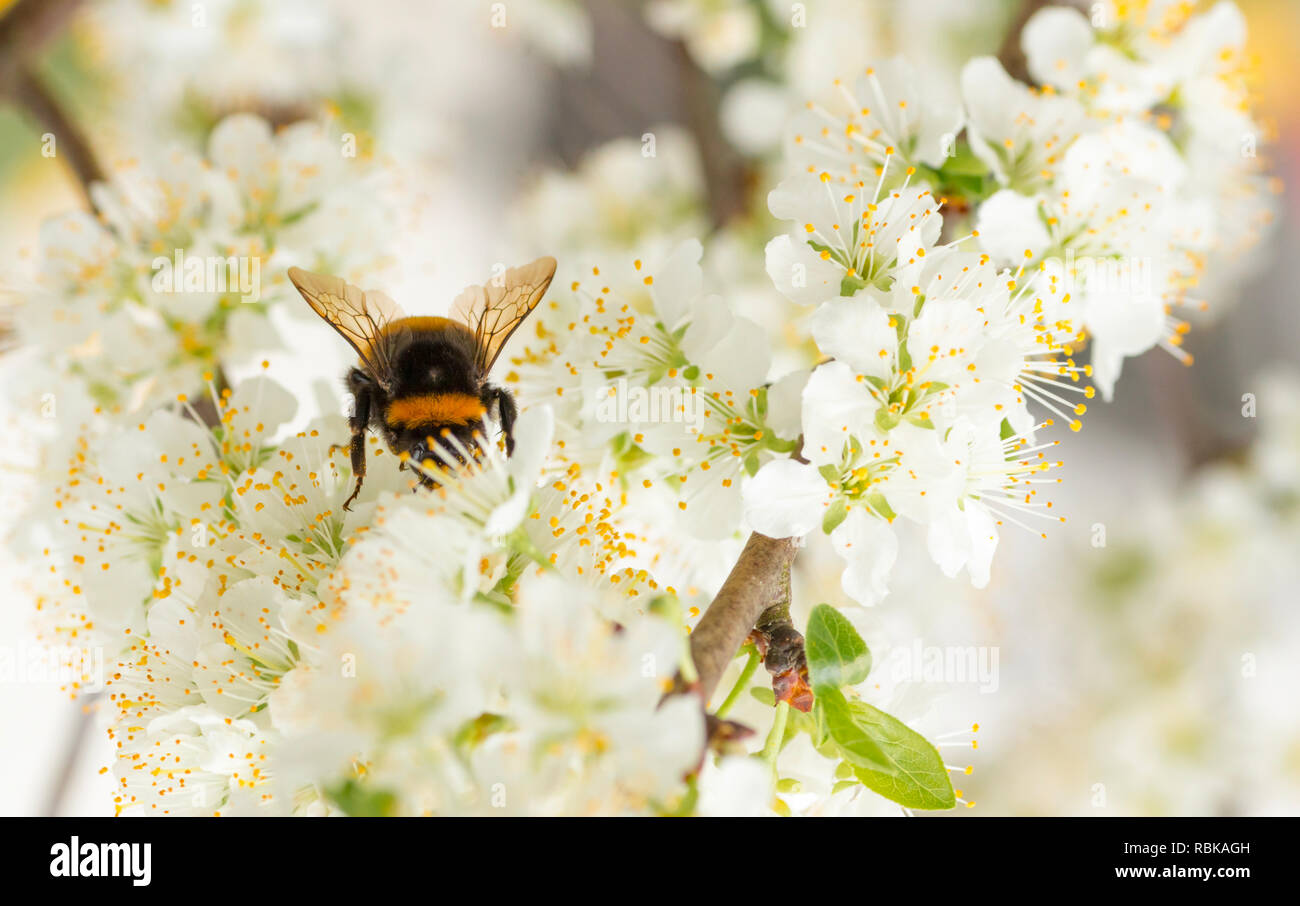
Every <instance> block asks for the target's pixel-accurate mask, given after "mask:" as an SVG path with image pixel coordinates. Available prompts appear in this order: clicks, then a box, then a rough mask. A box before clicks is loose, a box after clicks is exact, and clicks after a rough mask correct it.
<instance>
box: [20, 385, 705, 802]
mask: <svg viewBox="0 0 1300 906" xmlns="http://www.w3.org/2000/svg"><path fill="white" fill-rule="evenodd" d="M186 408H187V404H182V406H181V408H180V410H177V411H173V410H172V409H159V410H157V411H155V412H154V413H153V414H152V415H151V416H150V417H149V418H148V419H147V421H145V422H144V423H142V424H140V425H138V426H133V427H129V428H122V429H119V431H118V433H117V434H116V435H114V436H112V437H111V439H109V440H106V441H105V442H104V443H103V444H102V445H99V446H96V447H90V448H87V449H84V450H82V451H80V452H79V453H78V455H76V456H75V457H73V459H72V462H71V464H70V469H69V473H68V474H69V477H68V479H67V480H66V481H65V483H64V485H63V486H62V487H61V488H60V489H59V491H58V495H57V500H56V503H55V513H56V517H55V520H54V522H55V524H54V526H53V530H54V536H55V543H54V545H53V547H52V549H51V551H50V558H51V562H52V564H54V565H55V566H56V567H57V570H58V573H59V574H60V575H61V576H63V578H64V585H65V587H64V589H62V590H61V592H60V593H59V594H56V595H52V596H50V598H49V599H47V600H46V601H44V602H43V606H44V607H45V609H46V610H47V613H48V617H49V619H50V620H51V622H52V623H54V624H61V625H59V626H58V628H59V630H60V631H61V633H60V634H62V635H64V637H65V638H67V639H70V640H73V641H74V642H76V643H78V644H100V645H104V646H107V647H108V648H109V651H110V652H111V653H114V654H115V656H116V658H117V663H116V664H115V665H114V666H113V667H112V669H111V672H110V676H109V681H108V699H109V703H110V713H111V721H112V723H111V729H110V735H111V737H112V739H113V743H114V746H115V747H116V754H117V757H116V761H115V763H114V765H113V774H114V777H115V779H116V782H117V789H116V793H115V802H116V805H117V808H118V810H119V811H120V812H126V813H145V814H171V815H175V814H248V813H253V812H261V811H265V810H273V811H276V812H319V811H331V810H339V811H342V812H346V813H348V814H425V813H432V812H437V813H439V814H449V813H480V812H481V813H501V812H502V810H505V811H507V812H514V813H530V814H557V813H596V812H599V813H629V812H646V811H656V810H657V811H666V810H671V809H672V808H673V807H674V803H675V802H676V801H677V799H678V798H679V797H680V796H681V795H682V794H683V792H684V789H685V787H684V783H683V778H684V777H685V776H686V775H687V774H688V773H689V772H690V771H691V770H692V769H693V767H694V765H695V764H696V763H697V762H698V760H699V758H700V755H701V750H702V746H703V722H702V718H701V714H700V712H699V708H698V705H697V704H696V703H695V702H694V701H693V700H692V699H690V698H677V699H674V700H672V701H670V702H668V703H667V704H665V705H664V706H663V707H658V706H659V701H660V699H661V697H662V696H663V693H664V692H665V691H666V690H667V688H668V686H669V682H670V680H671V678H672V676H673V675H674V673H675V672H676V670H677V667H678V664H679V663H680V658H681V656H682V654H683V651H684V648H683V637H682V628H681V626H680V624H679V623H676V622H674V621H672V620H669V619H665V618H663V617H660V616H652V615H628V616H626V618H625V619H624V620H623V621H622V622H621V623H619V624H617V625H615V624H613V623H611V622H609V621H607V620H605V619H603V618H602V616H601V614H602V612H604V611H605V610H607V609H608V608H607V605H605V604H603V603H602V602H601V601H600V600H599V598H600V597H601V596H602V595H606V594H609V593H610V592H609V591H608V590H607V589H606V588H605V587H596V588H593V587H592V586H591V585H589V584H586V583H581V582H580V581H579V582H578V583H577V584H575V581H574V578H573V577H566V576H565V575H564V574H563V573H562V571H561V570H559V569H557V568H555V567H553V566H551V565H550V563H548V562H547V560H546V559H545V558H544V557H543V555H542V554H541V552H540V551H539V550H538V549H537V548H536V547H535V546H534V545H533V544H532V542H531V541H530V540H529V539H528V535H527V533H526V532H525V531H524V530H523V523H524V522H525V521H526V519H527V517H528V516H529V515H530V514H532V515H533V517H534V518H537V511H536V509H535V508H534V506H533V498H534V495H535V493H536V490H537V487H538V484H539V480H540V477H541V470H542V463H543V459H544V457H545V454H546V451H547V450H548V449H549V448H550V439H551V414H550V410H549V409H547V408H538V409H534V410H531V411H529V412H527V413H525V414H524V415H523V416H522V417H521V418H520V420H519V423H518V425H517V430H518V439H519V449H520V453H519V454H517V455H516V456H515V457H513V458H511V459H510V460H509V461H507V460H505V458H504V456H503V455H502V454H501V453H499V452H498V451H497V450H496V449H495V448H489V451H488V453H487V455H486V456H485V457H484V458H483V459H482V460H481V461H480V462H479V463H478V464H477V465H476V466H474V467H473V468H472V469H471V470H470V471H469V472H467V473H465V474H461V475H457V476H454V477H449V476H445V475H438V476H437V480H438V481H439V482H440V487H439V488H438V489H437V490H436V491H434V492H433V493H422V494H411V493H410V490H409V488H410V485H411V484H412V482H411V481H410V480H409V479H405V478H402V477H401V474H402V473H400V472H399V471H398V470H397V469H396V468H394V465H395V463H394V462H393V461H392V460H393V459H394V458H393V457H391V456H388V455H385V453H384V451H383V450H382V449H381V448H380V447H379V445H378V444H372V445H371V449H370V454H369V455H370V456H371V457H372V460H373V462H372V465H371V467H370V470H369V474H370V478H369V480H368V481H367V482H366V485H365V488H364V490H363V492H362V495H361V497H360V498H359V500H358V501H357V503H356V504H355V505H354V508H353V510H352V511H351V512H345V511H344V510H343V509H342V502H343V500H344V499H345V498H346V497H347V495H348V492H349V489H350V480H351V476H350V474H349V473H348V471H347V469H346V466H343V467H342V468H340V464H341V463H344V462H345V457H344V455H343V454H341V453H340V452H338V451H337V450H331V440H334V439H337V438H339V437H341V436H344V435H345V433H346V425H345V424H344V422H343V420H342V419H340V418H337V417H333V418H326V419H321V420H318V421H315V422H312V423H311V424H310V425H309V426H308V427H307V428H306V429H305V430H304V431H302V432H299V433H297V434H296V435H293V436H290V437H288V438H286V439H284V440H283V441H279V442H275V441H273V440H272V438H273V436H274V435H275V434H276V431H277V429H278V428H279V426H280V425H281V424H283V423H284V422H286V421H287V420H288V419H289V418H291V417H292V415H293V412H294V408H295V404H294V401H293V399H292V397H291V396H289V395H288V394H287V393H286V392H285V391H284V390H283V389H281V388H280V387H279V386H278V385H276V384H275V383H273V382H272V381H270V380H268V379H265V378H255V379H252V380H249V381H245V382H243V383H241V384H240V385H239V386H238V387H237V388H236V389H235V390H234V392H233V393H229V394H227V396H226V398H225V399H224V400H223V402H222V403H221V406H220V411H221V419H220V424H219V426H218V427H217V428H215V429H213V430H211V431H209V430H208V429H206V428H204V427H202V426H201V425H200V424H198V423H197V419H196V418H194V417H191V418H188V419H187V418H185V417H184V416H183V414H184V411H185V410H186ZM191 415H192V416H193V413H191ZM362 778H364V783H362V782H361V781H362Z"/></svg>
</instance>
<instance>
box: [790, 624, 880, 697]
mask: <svg viewBox="0 0 1300 906" xmlns="http://www.w3.org/2000/svg"><path fill="white" fill-rule="evenodd" d="M804 651H805V652H806V653H807V655H808V672H809V674H810V675H811V677H812V684H813V691H814V692H815V693H816V694H817V695H821V691H822V688H823V687H825V688H829V689H835V690H838V689H839V688H840V687H841V686H856V685H857V684H858V683H860V682H862V681H863V680H865V679H866V678H867V674H868V673H870V672H871V652H870V651H868V650H867V643H866V642H864V641H862V636H860V635H858V631H857V630H856V629H854V628H853V624H852V623H850V622H849V621H848V618H847V617H845V616H844V614H842V613H840V612H839V611H838V610H836V609H835V608H834V607H831V606H830V605H829V604H818V605H817V606H816V607H814V608H813V611H812V615H811V616H809V617H808V633H807V635H806V637H805V638H804Z"/></svg>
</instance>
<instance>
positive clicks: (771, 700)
mask: <svg viewBox="0 0 1300 906" xmlns="http://www.w3.org/2000/svg"><path fill="white" fill-rule="evenodd" d="M749 694H750V695H752V696H754V698H755V699H756V700H758V701H760V702H762V703H763V704H765V705H767V706H768V707H769V708H775V707H776V693H775V692H773V691H772V690H771V689H769V688H768V687H767V686H751V687H750V689H749Z"/></svg>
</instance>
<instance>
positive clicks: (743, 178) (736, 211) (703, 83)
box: [677, 41, 753, 228]
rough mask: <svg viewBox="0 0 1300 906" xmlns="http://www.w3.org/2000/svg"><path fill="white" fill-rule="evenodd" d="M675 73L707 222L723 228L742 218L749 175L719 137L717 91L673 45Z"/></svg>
mask: <svg viewBox="0 0 1300 906" xmlns="http://www.w3.org/2000/svg"><path fill="white" fill-rule="evenodd" d="M677 59H678V71H679V72H680V73H681V90H682V93H683V95H684V97H683V99H682V100H683V103H684V104H685V107H686V111H685V112H686V125H687V127H688V128H689V129H690V130H691V134H692V135H693V136H694V138H695V147H696V150H697V152H698V154H699V156H700V164H701V169H702V170H703V171H704V186H705V190H706V191H707V192H708V202H709V219H710V220H711V221H712V223H713V226H714V227H715V228H720V227H723V226H726V224H727V223H728V222H729V221H730V220H731V219H732V218H734V217H740V216H743V215H744V214H745V213H746V209H747V208H748V205H749V196H750V195H751V194H752V193H751V191H750V190H751V183H752V182H753V174H752V173H751V172H750V168H749V166H748V165H747V164H746V162H745V158H744V157H743V156H742V155H741V154H740V152H738V151H737V150H736V149H735V148H733V147H732V146H731V142H729V141H727V137H726V136H725V135H723V134H722V124H721V122H720V120H719V117H718V109H719V106H720V104H721V100H722V99H721V93H722V92H721V89H720V88H719V87H718V85H717V83H716V82H714V81H713V79H712V78H710V76H709V74H708V73H706V72H705V71H704V70H703V69H701V68H700V67H699V64H697V63H696V62H695V60H693V59H692V58H691V54H690V51H688V50H687V49H686V45H685V44H683V43H682V42H680V41H679V42H677Z"/></svg>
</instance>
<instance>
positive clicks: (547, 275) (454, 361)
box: [289, 258, 555, 510]
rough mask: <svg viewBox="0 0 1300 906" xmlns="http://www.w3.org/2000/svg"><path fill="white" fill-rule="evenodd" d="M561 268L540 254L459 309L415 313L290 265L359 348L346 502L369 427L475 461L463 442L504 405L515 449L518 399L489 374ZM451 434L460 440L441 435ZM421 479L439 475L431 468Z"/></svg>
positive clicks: (432, 454)
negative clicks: (440, 314) (440, 313)
mask: <svg viewBox="0 0 1300 906" xmlns="http://www.w3.org/2000/svg"><path fill="white" fill-rule="evenodd" d="M554 276H555V259H554V258H538V259H537V260H536V261H534V262H532V263H531V264H526V265H524V266H523V267H517V268H511V269H510V270H508V271H506V272H505V275H504V277H496V278H494V279H492V280H490V281H488V283H487V284H486V285H484V286H470V287H467V288H466V289H465V291H464V292H462V293H461V294H460V295H459V296H457V297H456V301H455V302H454V303H453V304H452V308H451V314H450V316H449V317H446V318H438V317H408V316H406V315H405V314H404V313H403V312H402V310H401V309H400V308H398V306H397V303H395V302H394V301H393V300H392V299H390V298H389V297H388V296H386V295H384V294H383V293H380V292H375V291H374V290H367V291H363V290H360V289H358V288H357V287H355V286H353V285H351V284H350V283H346V282H344V281H343V280H342V279H341V278H339V277H330V276H326V275H323V274H313V273H310V272H308V271H304V270H302V269H301V268H296V267H291V268H289V280H290V281H292V283H293V285H294V286H295V287H296V288H297V290H298V292H300V293H301V294H302V297H303V298H304V299H306V300H307V304H308V305H310V306H311V307H312V310H313V311H315V312H316V314H318V315H320V316H321V317H322V318H323V319H324V320H325V322H326V323H327V324H329V325H330V326H331V327H333V328H334V329H335V330H336V331H338V332H339V334H340V335H341V336H342V337H343V339H345V340H347V341H348V343H349V344H350V345H351V346H352V348H353V349H354V350H356V353H357V355H358V356H359V359H358V361H357V364H356V366H354V367H353V368H352V369H351V370H349V371H348V373H347V376H346V379H345V380H346V383H347V388H348V390H349V391H350V392H351V393H352V397H353V399H354V400H355V401H356V405H355V407H354V408H353V410H352V413H351V415H350V416H349V418H348V426H349V427H350V428H351V431H352V438H351V442H350V443H349V445H348V447H349V455H350V457H351V460H352V474H353V475H354V476H356V485H355V487H354V488H353V489H352V494H351V496H349V497H348V499H347V501H346V502H345V503H344V504H343V508H344V509H345V510H346V509H350V508H351V505H352V501H353V500H355V499H356V498H357V494H359V493H360V492H361V484H362V482H363V481H364V480H365V477H366V447H365V435H366V431H367V429H369V430H373V431H374V432H375V433H376V434H379V435H380V436H382V437H383V438H384V440H385V441H386V442H387V444H388V447H389V449H390V450H392V451H393V452H394V453H397V454H399V455H401V454H403V453H405V454H408V455H409V457H410V459H412V460H414V461H416V462H420V463H423V462H427V461H429V460H432V461H433V462H434V463H435V464H436V466H437V467H440V468H451V467H455V466H456V465H458V464H459V465H464V464H465V455H464V453H462V452H461V451H469V452H470V453H471V454H472V453H473V452H474V451H476V450H477V449H478V444H479V443H480V442H481V440H482V438H483V437H484V434H485V430H484V424H483V422H484V418H485V417H486V416H487V415H488V414H489V413H490V412H493V411H495V420H496V421H497V423H498V424H499V425H500V427H501V433H502V434H503V435H504V437H505V443H506V454H507V455H509V454H511V453H513V452H514V447H515V441H514V434H513V429H514V423H515V415H516V414H517V410H516V408H515V401H514V398H513V397H512V396H511V395H510V392H509V391H507V390H506V389H504V388H503V387H499V386H497V385H495V384H492V383H490V382H489V381H488V374H489V372H490V371H491V370H492V364H493V363H494V362H495V361H496V360H497V356H498V355H500V354H501V349H502V348H503V347H504V346H505V343H506V340H508V339H510V335H511V334H513V333H514V332H515V330H516V329H517V328H518V327H519V325H520V324H522V323H523V322H524V319H525V318H527V317H528V315H529V314H530V313H531V312H532V310H533V309H534V308H536V307H537V303H538V302H540V301H541V298H542V296H543V295H544V294H545V293H546V289H547V287H549V286H550V285H551V279H552V278H553V277H554ZM449 437H454V438H455V439H456V440H457V441H459V443H458V444H457V443H451V444H448V443H441V442H440V441H439V438H449ZM340 447H341V445H339V446H336V447H334V448H331V452H332V451H333V450H334V449H339V448H340ZM421 480H422V482H423V483H425V484H429V483H430V481H429V479H428V478H427V477H424V478H422V479H421Z"/></svg>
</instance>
